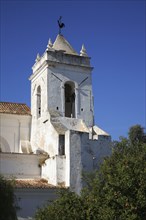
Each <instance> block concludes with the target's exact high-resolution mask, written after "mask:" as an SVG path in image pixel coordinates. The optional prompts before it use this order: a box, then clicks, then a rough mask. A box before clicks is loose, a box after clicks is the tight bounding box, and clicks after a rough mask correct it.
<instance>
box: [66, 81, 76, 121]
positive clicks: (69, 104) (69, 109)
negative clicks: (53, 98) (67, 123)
mask: <svg viewBox="0 0 146 220" xmlns="http://www.w3.org/2000/svg"><path fill="white" fill-rule="evenodd" d="M65 117H69V118H75V84H74V83H73V82H66V83H65Z"/></svg>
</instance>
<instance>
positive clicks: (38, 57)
mask: <svg viewBox="0 0 146 220" xmlns="http://www.w3.org/2000/svg"><path fill="white" fill-rule="evenodd" d="M40 59H41V57H40V55H39V53H38V54H37V57H36V60H35V62H38V61H39V60H40Z"/></svg>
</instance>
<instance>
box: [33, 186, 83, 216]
mask: <svg viewBox="0 0 146 220" xmlns="http://www.w3.org/2000/svg"><path fill="white" fill-rule="evenodd" d="M35 219H36V220H84V219H85V218H84V210H83V201H82V199H81V197H80V196H78V195H77V194H76V193H74V192H71V191H69V190H68V189H64V190H63V189H62V190H60V191H59V199H57V200H56V201H55V202H53V203H52V204H51V205H48V206H46V207H44V208H42V209H39V210H38V211H37V213H36V216H35Z"/></svg>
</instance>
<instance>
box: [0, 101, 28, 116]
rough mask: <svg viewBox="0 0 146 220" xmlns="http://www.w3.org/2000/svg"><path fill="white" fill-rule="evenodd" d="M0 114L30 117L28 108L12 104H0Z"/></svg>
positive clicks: (23, 105) (19, 104)
mask: <svg viewBox="0 0 146 220" xmlns="http://www.w3.org/2000/svg"><path fill="white" fill-rule="evenodd" d="M0 113H5V114H16V115H31V112H30V108H29V107H28V106H27V105H26V104H21V103H13V102H0Z"/></svg>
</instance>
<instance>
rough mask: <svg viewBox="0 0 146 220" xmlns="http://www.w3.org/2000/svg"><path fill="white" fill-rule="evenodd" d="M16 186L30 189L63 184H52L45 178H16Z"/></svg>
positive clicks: (47, 187)
mask: <svg viewBox="0 0 146 220" xmlns="http://www.w3.org/2000/svg"><path fill="white" fill-rule="evenodd" d="M15 184H16V185H15V187H16V188H31V189H49V188H53V189H54V188H62V187H63V188H64V186H63V185H60V186H54V185H51V184H49V183H48V181H47V180H46V179H16V180H15Z"/></svg>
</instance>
